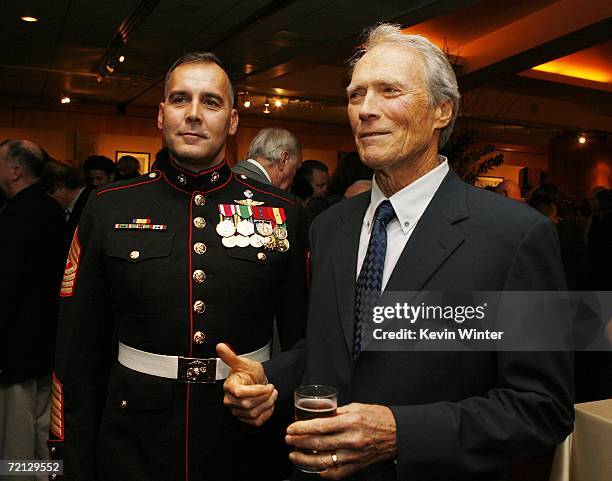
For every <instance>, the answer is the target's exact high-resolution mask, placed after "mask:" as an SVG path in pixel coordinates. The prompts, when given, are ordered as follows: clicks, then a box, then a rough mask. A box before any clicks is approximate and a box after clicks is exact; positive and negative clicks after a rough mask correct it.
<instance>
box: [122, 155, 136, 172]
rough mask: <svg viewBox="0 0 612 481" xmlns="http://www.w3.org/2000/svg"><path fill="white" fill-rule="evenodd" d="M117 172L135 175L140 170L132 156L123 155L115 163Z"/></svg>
mask: <svg viewBox="0 0 612 481" xmlns="http://www.w3.org/2000/svg"><path fill="white" fill-rule="evenodd" d="M117 170H120V171H122V172H128V173H136V174H137V173H138V172H139V170H140V162H138V159H137V158H136V157H134V156H133V155H124V156H123V157H121V158H120V159H119V160H118V161H117Z"/></svg>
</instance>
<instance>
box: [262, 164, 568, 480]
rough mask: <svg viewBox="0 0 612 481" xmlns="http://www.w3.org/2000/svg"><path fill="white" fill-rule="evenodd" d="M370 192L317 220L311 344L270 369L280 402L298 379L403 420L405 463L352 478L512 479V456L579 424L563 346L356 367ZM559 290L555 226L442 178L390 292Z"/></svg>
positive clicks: (404, 355) (407, 357)
mask: <svg viewBox="0 0 612 481" xmlns="http://www.w3.org/2000/svg"><path fill="white" fill-rule="evenodd" d="M369 201H370V194H369V193H365V194H361V195H358V196H355V197H353V198H351V199H348V200H345V201H343V202H340V203H338V204H336V205H334V206H332V207H330V208H329V209H328V210H326V211H325V212H324V213H322V214H321V215H320V216H319V217H317V219H316V220H315V222H314V223H313V225H312V228H311V249H312V255H311V272H312V285H311V295H310V299H311V302H310V315H309V320H308V329H307V335H306V340H305V342H304V343H302V344H300V345H299V346H298V347H296V348H295V349H293V350H292V351H290V352H287V353H282V354H281V355H280V356H278V357H276V358H274V359H272V360H270V361H269V362H268V363H266V365H265V369H266V374H267V376H268V379H269V380H270V382H271V383H273V384H274V385H275V386H276V388H277V389H278V390H279V393H280V396H279V399H280V400H281V401H280V402H281V403H282V401H283V399H284V400H285V401H286V402H290V400H291V392H292V389H294V388H295V387H296V386H297V385H299V384H300V383H301V384H326V385H331V386H335V387H336V388H337V389H338V391H339V401H338V404H339V405H343V404H348V403H351V402H360V403H372V404H383V405H386V406H389V407H390V409H391V410H392V412H393V414H394V416H395V420H396V423H397V465H396V464H394V463H393V462H387V463H382V464H379V465H373V466H370V467H368V468H367V470H366V471H364V472H361V473H359V474H356V475H354V476H351V477H349V478H347V479H351V480H364V481H365V480H367V481H374V480H383V479H384V480H388V479H393V480H411V481H424V480H428V481H431V480H436V481H439V480H442V479H449V480H453V481H457V480H470V481H473V480H476V479H483V480H485V479H486V480H487V481H492V480H501V479H505V476H506V475H507V472H508V470H509V469H510V466H511V464H512V463H514V462H516V461H519V460H523V459H526V458H529V457H532V456H535V455H537V454H540V453H542V452H544V451H546V450H550V449H551V448H553V447H554V446H555V445H556V444H558V443H560V442H561V441H563V440H564V439H565V437H566V436H567V434H568V433H569V432H570V431H571V429H572V423H573V405H572V395H573V392H572V371H571V359H570V357H569V355H568V354H567V353H563V352H553V353H546V352H537V353H531V352H381V351H363V352H362V353H361V354H360V355H359V357H358V359H357V361H356V362H353V359H352V352H353V339H354V324H355V307H354V306H355V280H356V277H357V252H358V245H359V238H360V232H361V228H362V223H363V217H364V214H365V212H366V209H367V207H368V205H369ZM453 289H460V290H464V291H472V290H473V291H479V290H480V291H488V290H499V291H501V290H519V291H528V290H564V289H565V280H564V277H563V270H562V266H561V260H560V256H559V243H558V238H557V233H556V231H555V227H554V225H553V224H552V223H551V222H550V221H549V220H548V219H546V218H544V217H543V216H541V215H539V214H538V213H537V212H534V211H533V210H532V209H530V208H528V207H527V206H524V205H521V204H519V203H518V202H514V201H510V200H508V199H506V198H504V197H502V196H498V195H495V194H493V193H490V192H487V191H484V190H481V189H476V188H474V187H472V186H469V185H467V184H465V183H464V182H462V181H461V180H460V179H459V178H458V177H457V176H456V174H454V173H453V172H452V171H451V172H449V173H448V175H447V176H446V178H445V179H444V181H443V182H442V184H441V185H440V187H439V189H438V191H437V192H436V194H435V195H434V197H433V199H432V201H431V203H430V204H429V206H428V207H427V209H426V211H425V212H424V214H423V216H422V217H421V219H420V220H419V222H418V224H417V226H416V227H415V229H414V231H413V232H412V235H411V237H410V239H409V240H408V243H407V244H406V246H405V248H404V250H403V252H402V254H401V256H400V258H399V260H398V262H397V265H396V266H395V268H394V270H393V273H392V275H391V277H390V279H389V281H388V284H387V286H386V288H385V291H421V290H423V291H428V290H429V291H452V290H453Z"/></svg>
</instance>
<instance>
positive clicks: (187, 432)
mask: <svg viewBox="0 0 612 481" xmlns="http://www.w3.org/2000/svg"><path fill="white" fill-rule="evenodd" d="M171 185H172V184H171ZM195 195H196V192H193V193H192V194H191V198H190V199H189V245H188V246H187V249H188V250H189V357H192V354H193V282H192V278H193V272H191V271H192V270H193V264H192V252H193V199H194V197H195ZM189 394H190V389H189V384H187V400H186V404H187V406H186V408H185V481H189Z"/></svg>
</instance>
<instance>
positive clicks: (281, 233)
mask: <svg viewBox="0 0 612 481" xmlns="http://www.w3.org/2000/svg"><path fill="white" fill-rule="evenodd" d="M274 237H276V238H277V239H280V240H283V239H286V238H287V229H285V228H284V227H283V226H280V225H277V226H276V227H275V228H274Z"/></svg>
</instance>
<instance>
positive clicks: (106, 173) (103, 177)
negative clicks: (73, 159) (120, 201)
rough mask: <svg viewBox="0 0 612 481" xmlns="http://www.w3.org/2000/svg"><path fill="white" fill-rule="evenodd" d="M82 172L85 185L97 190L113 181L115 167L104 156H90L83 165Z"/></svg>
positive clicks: (115, 171)
mask: <svg viewBox="0 0 612 481" xmlns="http://www.w3.org/2000/svg"><path fill="white" fill-rule="evenodd" d="M83 172H85V180H86V181H87V183H88V184H89V185H91V186H92V187H93V188H94V189H97V188H99V187H103V186H105V185H106V184H110V183H111V182H113V181H114V180H115V174H116V173H117V166H116V165H115V163H114V162H113V161H112V160H111V159H109V158H108V157H106V156H104V155H92V156H90V157H87V159H86V160H85V162H84V163H83Z"/></svg>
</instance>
